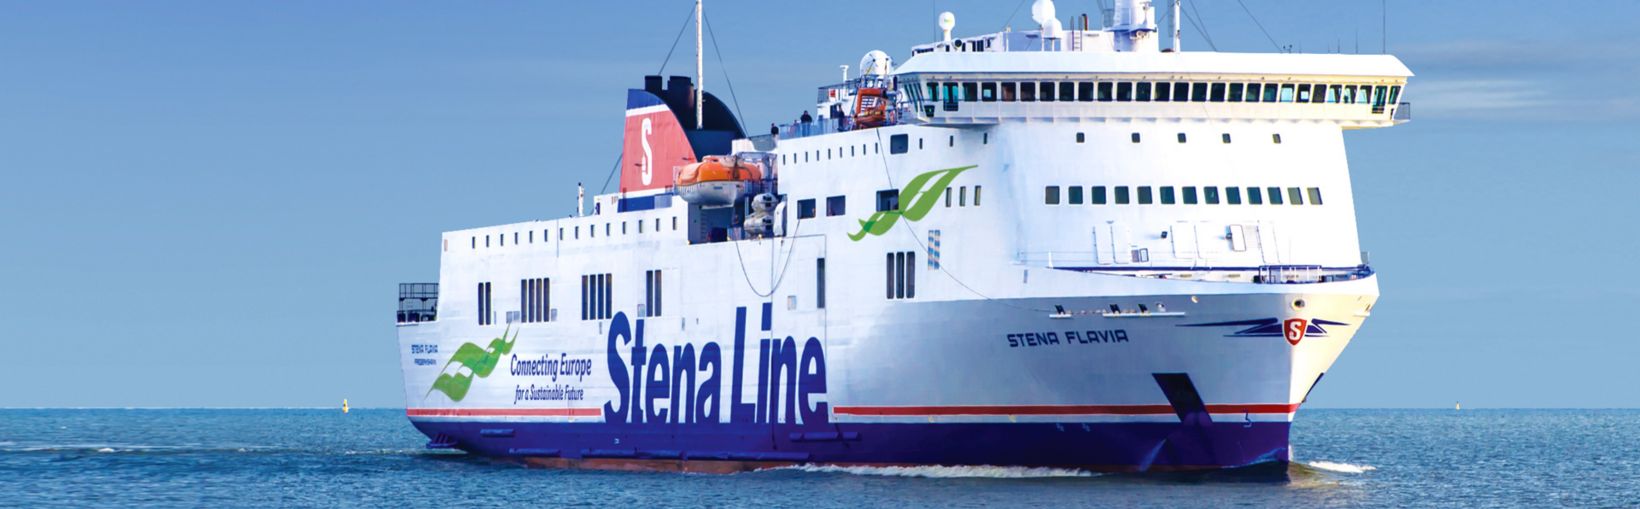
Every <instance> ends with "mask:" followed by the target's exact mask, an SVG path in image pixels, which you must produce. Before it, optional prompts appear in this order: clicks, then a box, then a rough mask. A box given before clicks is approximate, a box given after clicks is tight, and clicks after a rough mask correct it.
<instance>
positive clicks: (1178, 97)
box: [1173, 81, 1207, 103]
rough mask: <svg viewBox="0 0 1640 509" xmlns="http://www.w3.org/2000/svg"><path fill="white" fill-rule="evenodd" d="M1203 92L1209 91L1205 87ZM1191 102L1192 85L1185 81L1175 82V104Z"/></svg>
mask: <svg viewBox="0 0 1640 509" xmlns="http://www.w3.org/2000/svg"><path fill="white" fill-rule="evenodd" d="M1202 90H1207V89H1206V88H1205V87H1204V88H1203V89H1202ZM1189 101H1190V84H1189V83H1186V82H1183V81H1177V82H1174V83H1173V102H1176V103H1182V102H1189Z"/></svg>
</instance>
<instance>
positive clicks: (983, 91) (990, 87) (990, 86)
mask: <svg viewBox="0 0 1640 509" xmlns="http://www.w3.org/2000/svg"><path fill="white" fill-rule="evenodd" d="M979 100H980V101H981V102H988V103H990V102H996V101H997V84H996V83H992V82H986V83H981V84H980V85H979Z"/></svg>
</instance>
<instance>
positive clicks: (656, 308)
mask: <svg viewBox="0 0 1640 509" xmlns="http://www.w3.org/2000/svg"><path fill="white" fill-rule="evenodd" d="M638 316H643V317H653V316H661V271H658V270H646V271H644V272H643V309H639V310H638Z"/></svg>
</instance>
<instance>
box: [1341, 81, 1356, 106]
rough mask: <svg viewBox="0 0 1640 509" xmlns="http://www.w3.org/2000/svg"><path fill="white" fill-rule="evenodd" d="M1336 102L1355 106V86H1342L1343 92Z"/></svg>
mask: <svg viewBox="0 0 1640 509" xmlns="http://www.w3.org/2000/svg"><path fill="white" fill-rule="evenodd" d="M1338 102H1340V103H1344V104H1355V85H1344V90H1343V92H1341V93H1340V94H1339V98H1338Z"/></svg>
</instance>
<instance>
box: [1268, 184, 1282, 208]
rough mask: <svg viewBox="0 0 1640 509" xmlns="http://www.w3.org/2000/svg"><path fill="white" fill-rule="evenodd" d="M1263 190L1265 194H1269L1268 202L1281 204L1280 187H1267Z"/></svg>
mask: <svg viewBox="0 0 1640 509" xmlns="http://www.w3.org/2000/svg"><path fill="white" fill-rule="evenodd" d="M1264 191H1265V193H1266V194H1268V195H1270V204H1271V205H1281V188H1279V187H1268V188H1265V189H1264Z"/></svg>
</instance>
